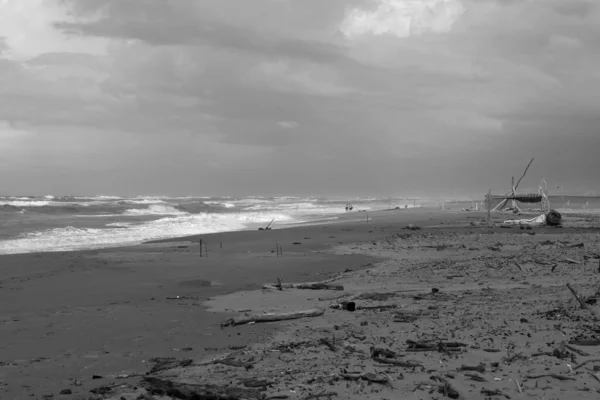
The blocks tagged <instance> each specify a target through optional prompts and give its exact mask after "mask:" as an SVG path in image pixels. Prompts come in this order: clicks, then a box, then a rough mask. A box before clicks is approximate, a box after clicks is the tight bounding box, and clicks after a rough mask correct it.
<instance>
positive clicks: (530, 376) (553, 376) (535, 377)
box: [525, 374, 576, 381]
mask: <svg viewBox="0 0 600 400" xmlns="http://www.w3.org/2000/svg"><path fill="white" fill-rule="evenodd" d="M525 378H527V379H539V378H554V379H558V380H559V381H574V380H576V379H575V378H573V377H572V376H565V375H559V374H541V375H527V376H526V377H525Z"/></svg>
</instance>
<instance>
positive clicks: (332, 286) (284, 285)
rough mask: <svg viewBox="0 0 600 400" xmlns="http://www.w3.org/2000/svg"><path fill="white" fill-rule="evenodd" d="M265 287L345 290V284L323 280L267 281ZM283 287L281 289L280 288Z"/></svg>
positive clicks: (273, 288) (274, 288)
mask: <svg viewBox="0 0 600 400" xmlns="http://www.w3.org/2000/svg"><path fill="white" fill-rule="evenodd" d="M262 288H263V289H269V290H281V289H309V290H344V286H343V285H335V284H330V283H323V282H308V283H282V284H277V283H265V284H264V285H263V286H262ZM280 288H281V289H280Z"/></svg>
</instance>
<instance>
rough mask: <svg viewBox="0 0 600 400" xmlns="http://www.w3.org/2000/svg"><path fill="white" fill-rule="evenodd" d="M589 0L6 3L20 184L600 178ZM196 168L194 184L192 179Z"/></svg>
mask: <svg viewBox="0 0 600 400" xmlns="http://www.w3.org/2000/svg"><path fill="white" fill-rule="evenodd" d="M596 3H597V2H594V1H593V0H589V1H587V0H585V1H584V0H570V1H569V2H565V1H560V0H543V1H542V0H523V1H519V2H516V1H499V0H422V1H417V0H352V1H342V0H328V1H327V2H323V1H318V0H304V1H292V0H254V1H252V2H247V1H246V2H244V1H241V0H44V1H42V0H4V1H3V2H0V38H1V40H0V157H1V158H0V160H1V161H0V166H1V167H2V168H1V169H0V179H2V180H3V181H4V182H7V185H5V190H7V192H12V193H16V192H19V193H34V194H35V193H51V192H52V193H59V192H62V193H67V192H68V193H98V192H104V193H124V194H125V193H126V192H127V193H136V194H137V193H166V194H316V195H319V194H383V195H392V194H403V193H423V194H430V195H437V194H444V193H452V191H453V190H456V191H457V192H459V193H460V192H464V193H473V194H476V193H480V192H481V193H483V192H485V191H486V190H487V188H489V187H490V186H492V187H498V188H499V189H500V188H502V189H503V188H504V187H505V186H506V184H507V183H508V182H509V179H510V176H511V175H516V174H519V173H520V170H521V169H522V167H523V164H525V163H526V162H527V159H528V158H529V157H536V159H537V160H538V161H537V162H536V163H535V164H534V168H532V171H531V173H532V178H531V179H532V182H530V183H531V186H534V187H535V186H537V182H535V180H536V179H537V178H541V177H542V176H546V179H547V180H548V182H549V184H550V186H551V187H552V183H553V182H559V183H560V185H561V186H562V187H563V188H568V189H570V190H572V191H580V192H585V191H589V190H591V189H592V188H595V189H594V190H597V189H598V186H600V181H599V178H598V177H597V174H596V173H595V171H594V167H597V161H595V160H596V156H595V154H594V148H595V147H596V146H597V145H599V144H600V135H599V134H597V132H596V130H597V126H598V124H597V120H598V117H597V116H598V115H600V101H599V99H598V97H599V95H598V93H600V91H599V90H598V89H599V83H600V73H598V72H597V68H596V66H597V65H598V61H600V57H599V55H600V45H599V43H600V5H596ZM190 182H193V183H190Z"/></svg>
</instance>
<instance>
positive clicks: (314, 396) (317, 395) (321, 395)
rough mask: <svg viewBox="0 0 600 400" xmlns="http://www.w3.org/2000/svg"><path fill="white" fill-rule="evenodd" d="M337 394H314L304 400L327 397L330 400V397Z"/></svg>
mask: <svg viewBox="0 0 600 400" xmlns="http://www.w3.org/2000/svg"><path fill="white" fill-rule="evenodd" d="M337 395H338V394H337V392H322V393H316V394H309V395H308V396H306V397H305V398H304V400H311V399H320V398H321V397H327V398H329V399H331V397H333V396H337Z"/></svg>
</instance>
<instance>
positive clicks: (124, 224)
mask: <svg viewBox="0 0 600 400" xmlns="http://www.w3.org/2000/svg"><path fill="white" fill-rule="evenodd" d="M131 225H132V223H131V222H113V223H110V224H106V226H107V227H114V228H127V227H129V226H131Z"/></svg>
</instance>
